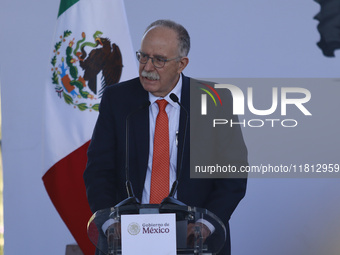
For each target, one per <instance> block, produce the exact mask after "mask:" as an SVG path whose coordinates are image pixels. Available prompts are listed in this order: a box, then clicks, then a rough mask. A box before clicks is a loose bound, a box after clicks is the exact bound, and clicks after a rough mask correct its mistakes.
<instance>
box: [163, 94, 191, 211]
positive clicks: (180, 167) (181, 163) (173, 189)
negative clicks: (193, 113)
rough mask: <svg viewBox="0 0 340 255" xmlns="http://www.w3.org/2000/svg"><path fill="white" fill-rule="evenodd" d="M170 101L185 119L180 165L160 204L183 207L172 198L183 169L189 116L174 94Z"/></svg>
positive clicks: (181, 203)
mask: <svg viewBox="0 0 340 255" xmlns="http://www.w3.org/2000/svg"><path fill="white" fill-rule="evenodd" d="M170 99H171V100H172V101H174V102H175V103H177V104H178V105H179V106H180V107H181V109H183V111H184V113H185V117H186V118H185V128H184V137H183V144H182V153H181V155H180V161H179V162H180V164H179V165H178V164H177V173H176V180H175V181H174V183H173V184H172V186H171V189H170V192H169V196H167V197H166V198H164V199H163V201H162V202H161V204H162V205H164V204H175V205H183V206H185V205H186V204H184V203H183V202H181V201H179V200H177V199H176V198H174V196H175V194H176V191H177V188H178V180H179V178H180V175H181V173H182V168H183V155H184V144H185V139H186V136H187V126H188V121H189V114H188V111H187V110H186V109H185V108H184V106H183V105H182V104H181V103H180V102H179V100H178V97H177V96H176V95H175V94H174V93H171V94H170Z"/></svg>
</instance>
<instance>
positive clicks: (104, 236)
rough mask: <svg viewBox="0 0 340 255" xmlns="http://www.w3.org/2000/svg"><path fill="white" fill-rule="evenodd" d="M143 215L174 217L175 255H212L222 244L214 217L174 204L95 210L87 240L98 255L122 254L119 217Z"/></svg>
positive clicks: (221, 228) (221, 226) (219, 226)
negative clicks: (207, 231) (205, 229)
mask: <svg viewBox="0 0 340 255" xmlns="http://www.w3.org/2000/svg"><path fill="white" fill-rule="evenodd" d="M143 214H144V215H145V214H151V215H152V214H174V216H175V219H176V220H175V224H176V250H177V254H204V255H214V254H216V253H218V252H219V251H220V250H221V249H222V247H223V245H224V243H225V240H226V228H225V226H224V224H223V223H222V221H221V220H220V219H219V218H218V217H217V216H216V215H214V214H213V213H211V212H209V211H208V210H206V209H202V208H197V207H191V206H184V205H183V206H182V205H174V204H160V205H158V204H133V205H123V206H118V207H112V208H107V209H103V210H99V211H97V212H95V213H94V214H93V215H92V217H91V218H90V220H89V222H88V226H87V232H88V236H89V238H90V240H91V242H92V243H93V244H94V245H95V246H96V247H97V251H98V250H99V251H100V252H101V253H102V254H105V255H118V254H122V238H121V231H122V229H121V220H122V217H124V216H123V215H136V217H138V215H143ZM202 223H203V224H204V225H202ZM206 224H207V225H209V226H210V227H209V228H210V229H213V231H212V232H211V233H210V234H209V236H207V237H206V236H205V235H206V234H205V233H206V232H203V228H206V226H205V225H206ZM188 228H189V230H190V231H189V232H190V233H191V235H189V236H188V234H187V233H188Z"/></svg>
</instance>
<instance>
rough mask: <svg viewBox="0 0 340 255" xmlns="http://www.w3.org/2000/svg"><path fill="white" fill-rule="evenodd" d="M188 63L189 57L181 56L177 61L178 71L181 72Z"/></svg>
mask: <svg viewBox="0 0 340 255" xmlns="http://www.w3.org/2000/svg"><path fill="white" fill-rule="evenodd" d="M188 64H189V58H188V57H182V58H181V59H180V61H178V67H179V68H178V73H181V72H182V71H183V70H184V69H185V68H186V67H187V65H188Z"/></svg>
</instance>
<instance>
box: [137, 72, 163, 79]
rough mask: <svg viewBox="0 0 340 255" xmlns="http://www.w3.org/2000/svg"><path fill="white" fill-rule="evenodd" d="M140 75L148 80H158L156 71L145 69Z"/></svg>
mask: <svg viewBox="0 0 340 255" xmlns="http://www.w3.org/2000/svg"><path fill="white" fill-rule="evenodd" d="M141 75H142V77H145V78H148V79H150V80H159V78H160V77H159V74H158V73H156V72H147V71H145V70H143V71H142V73H141Z"/></svg>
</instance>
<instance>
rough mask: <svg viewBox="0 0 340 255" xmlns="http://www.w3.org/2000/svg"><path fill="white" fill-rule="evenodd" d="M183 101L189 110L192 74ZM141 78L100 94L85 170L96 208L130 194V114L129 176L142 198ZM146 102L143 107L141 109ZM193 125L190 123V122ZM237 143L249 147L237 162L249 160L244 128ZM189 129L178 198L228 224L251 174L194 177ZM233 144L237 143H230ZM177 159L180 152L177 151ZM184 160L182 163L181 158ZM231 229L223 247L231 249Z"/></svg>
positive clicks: (145, 126)
mask: <svg viewBox="0 0 340 255" xmlns="http://www.w3.org/2000/svg"><path fill="white" fill-rule="evenodd" d="M182 82H183V86H182V94H181V103H182V105H183V106H184V107H185V108H186V109H187V111H188V112H189V114H190V111H189V108H190V78H188V77H185V76H184V75H183V76H182ZM147 102H148V92H147V91H145V90H144V89H143V87H142V85H141V83H140V81H139V78H135V79H133V80H129V81H126V82H122V83H119V84H117V85H114V86H110V87H108V88H107V89H106V90H105V91H104V93H103V97H102V100H101V104H100V108H99V117H98V120H97V123H96V126H95V129H94V133H93V137H92V140H91V144H90V146H89V149H88V162H87V167H86V170H85V172H84V180H85V185H86V191H87V197H88V201H89V204H90V207H91V210H92V211H93V212H95V211H97V210H100V209H104V208H109V207H113V206H115V205H116V204H117V203H119V202H120V201H122V200H123V199H125V198H126V197H127V193H126V188H125V178H126V177H125V149H126V145H125V144H126V139H125V137H126V118H127V116H128V115H129V114H130V113H132V112H134V113H133V114H132V115H131V116H130V118H129V126H130V127H129V130H130V131H129V136H130V138H129V158H130V160H129V164H130V179H131V182H132V185H133V188H134V192H135V195H136V197H138V198H139V199H140V200H141V198H142V192H143V187H144V181H145V176H146V170H147V166H148V155H149V109H148V107H144V108H142V106H143V105H145V104H146V103H147ZM141 108H142V109H141ZM184 124H185V114H184V113H183V109H182V110H181V113H180V123H179V134H178V141H179V144H178V155H181V153H182V151H181V149H182V143H183V141H184ZM188 130H190V125H189V123H188ZM237 136H240V137H235V138H234V139H233V141H234V142H233V143H239V144H238V145H237V146H236V147H237V148H242V149H243V150H244V151H241V152H240V153H238V155H241V156H240V159H238V164H243V165H246V164H247V158H246V148H245V145H244V142H243V138H242V134H241V132H237ZM189 145H190V135H187V136H186V140H185V145H184V154H183V155H184V156H183V168H182V169H183V172H182V174H181V176H180V179H179V186H178V192H177V199H178V200H180V201H182V202H183V203H185V204H187V205H190V206H197V207H201V208H206V209H208V210H209V211H211V212H213V213H215V214H216V215H217V216H218V217H219V218H220V219H221V220H222V221H223V223H224V224H225V225H226V228H227V233H229V226H228V220H229V218H230V216H231V214H232V212H233V211H234V209H235V208H236V206H237V204H238V203H239V201H240V200H241V199H242V198H243V196H244V195H245V190H246V179H190V171H189V163H190V162H189V155H190V148H189V147H190V146H189ZM230 146H231V148H232V147H233V144H231V145H230ZM177 158H178V160H179V159H180V156H178V157H177ZM177 166H179V163H178V164H177ZM229 242H230V241H229V235H228V238H227V242H226V245H225V248H224V249H223V253H220V254H229V251H228V250H229V247H230V243H229Z"/></svg>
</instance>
